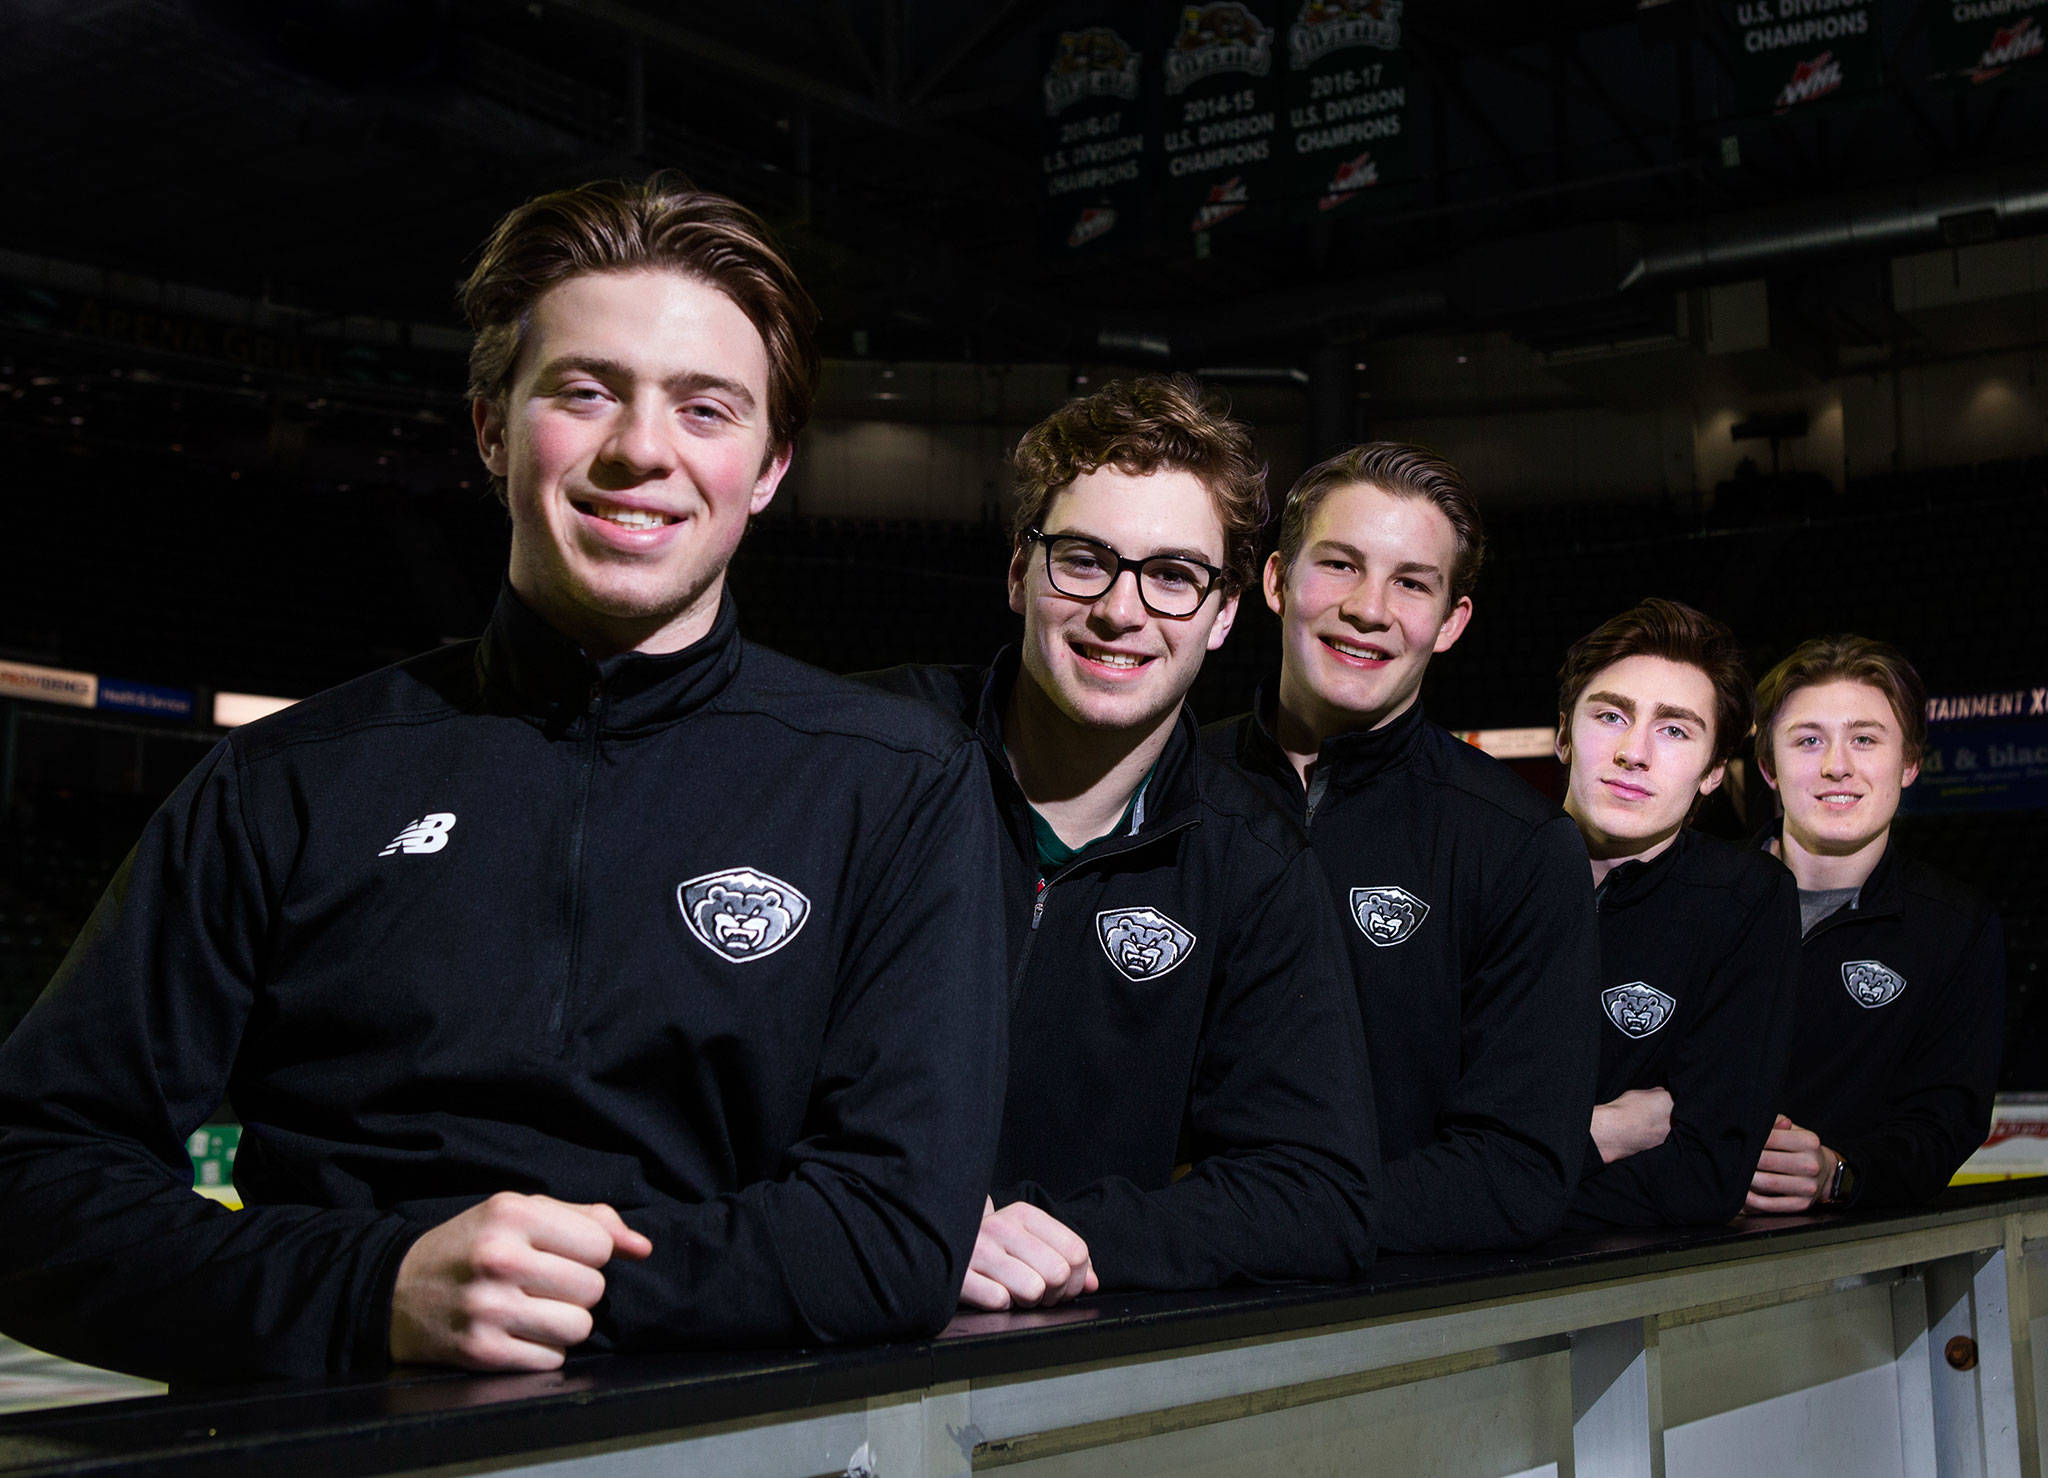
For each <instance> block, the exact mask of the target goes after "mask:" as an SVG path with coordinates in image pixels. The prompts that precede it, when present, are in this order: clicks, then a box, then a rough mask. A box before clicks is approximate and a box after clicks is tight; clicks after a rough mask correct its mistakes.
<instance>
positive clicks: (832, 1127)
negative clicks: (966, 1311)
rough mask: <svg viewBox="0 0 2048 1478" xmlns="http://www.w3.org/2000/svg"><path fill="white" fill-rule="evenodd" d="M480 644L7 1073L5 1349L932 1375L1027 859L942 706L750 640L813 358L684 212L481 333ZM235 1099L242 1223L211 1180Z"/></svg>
mask: <svg viewBox="0 0 2048 1478" xmlns="http://www.w3.org/2000/svg"><path fill="white" fill-rule="evenodd" d="M463 302H464V306H465V308H466V309H467V310H468V313H469V317H470V322H471V326H472V327H473V328H474V329H475V331H476V334H477V340H476V351H475V356H474V358H473V361H472V384H471V393H472V396H473V399H474V402H475V423H476V435H477V443H478V447H479V449H480V451H481V454H482V456H483V459H484V462H485V463H486V465H487V466H488V467H489V469H490V471H491V473H492V475H493V477H494V478H496V479H497V480H498V481H499V484H500V488H501V491H502V493H503V495H504V496H505V498H506V500H507V504H508V506H509V508H510V511H511V520H512V552H511V564H510V570H509V574H508V579H507V583H506V587H505V590H504V591H503V593H502V594H501V596H500V598H499V601H498V606H497V609H496V612H495V613H494V614H493V616H492V618H491V624H490V627H489V629H488V631H487V632H486V633H485V635H484V637H483V639H482V640H481V641H480V642H474V643H466V644H463V645H460V646H455V647H448V648H444V649H442V650H440V651H438V652H434V653H431V654H429V655H427V656H424V657H420V658H416V659H414V660H412V661H410V662H406V663H402V664H400V665H399V666H396V667H393V668H389V669H386V670H385V671H382V672H378V673H373V674H371V675H369V676H367V677H364V678H361V679H358V680H356V681H355V682H352V683H349V684H346V685H344V686H343V687H340V688H337V689H334V690H333V691H331V692H328V693H324V694H321V695H318V696H316V697H314V698H310V699H308V700H306V701H305V702H304V703H301V704H299V705H297V706H296V707H294V708H292V709H290V710H287V711H286V712H284V713H282V714H279V715H277V716H275V717H273V718H271V719H267V720H265V721H263V722H261V723H257V724H252V725H250V726H248V727H246V728H243V729H238V730H236V731H235V732H234V733H232V734H231V735H229V736H228V737H227V738H226V739H224V740H223V741H222V742H221V743H220V744H219V745H218V746H217V747H216V748H215V749H214V751H213V753H212V755H211V756H209V758H208V759H207V760H205V761H204V762H203V763H202V764H201V765H200V766H199V767H198V768H197V769H196V770H195V771H194V772H193V774H192V775H191V776H190V777H188V778H187V780H186V781H185V783H184V784H183V785H182V786H180V788H179V789H178V791H177V793H176V794H175V795H174V796H173V797H172V798H171V799H170V801H169V802H168V803H166V805H165V806H164V807H163V809H162V810H161V811H159V812H158V814H157V816H156V817H155V819H154V820H152V821H151V822H150V824H149V827H148V829H147V830H146V831H145V833H144V835H143V837H142V840H141V841H140V843H139V844H138V845H137V847H136V850H135V852H134V853H133V854H132V855H131V857H130V858H129V860H128V862H127V864H126V865H125V866H124V868H123V869H122V871H121V873H120V875H119V876H118V877H117V879H116V881H115V882H114V884H113V886H112V887H111V888H110V890H109V891H108V894H107V897H106V899H105V900H104V901H103V902H102V904H101V906H100V908H99V910H98V912H97V913H96V914H95V915H94V917H93V920H92V922H91V923H90V924H89V925H88V926H87V927H86V929H85V931H84V933H83V934H82V935H81V936H80V938H79V941H78V943H77V945H76V947H75V948H74V949H73V951H72V953H71V954H70V956H69V957H68V958H67V960H66V961H65V963H64V966H63V968H62V969H61V970H60V971H59V973H58V976H57V978H56V980H55V981H54V982H53V983H52V985H51V987H50V989H49V991H48V992H47V993H46V994H45V996H44V997H43V999H42V1000H41V1001H40V1002H39V1003H38V1004H37V1005H36V1007H35V1008H34V1009H33V1010H32V1011H31V1012H30V1013H29V1015H28V1017H27V1019H26V1020H25V1021H24V1022H23V1023H22V1025H21V1026H20V1028H19V1029H18V1030H17V1031H16V1032H15V1033H14V1034H13V1036H12V1037H11V1038H10V1039H9V1040H8V1041H7V1043H6V1044H5V1047H4V1049H0V1327H4V1328H5V1329H6V1330H7V1331H8V1332H9V1333H11V1334H14V1335H16V1336H18V1337H20V1338H23V1339H25V1340H28V1341H30V1342H31V1343H34V1344H37V1345H40V1346H43V1347H45V1348H48V1349H51V1350H54V1351H56V1352H58V1353H61V1354H67V1355H71V1356H73V1357H75V1358H79V1359H83V1360H87V1361H91V1362H94V1363H97V1364H102V1365H111V1366H114V1367H116V1368H119V1369H124V1370H131V1371H136V1372H139V1373H143V1374H148V1375H153V1376H157V1377H159V1378H169V1379H174V1380H189V1381H222V1380H229V1379H253V1378H262V1377H277V1376H314V1375H320V1374H322V1373H340V1372H361V1371H376V1370H379V1369H382V1368H383V1367H385V1366H386V1365H388V1364H390V1363H392V1362H393V1361H399V1362H410V1361H424V1362H434V1363H442V1364H455V1365H465V1366H470V1367H475V1368H483V1369H546V1368H551V1367H554V1366H557V1365H559V1364H561V1362H562V1360H563V1358H564V1355H565V1353H566V1352H567V1351H569V1350H571V1349H578V1348H582V1349H593V1350H621V1349H635V1348H647V1347H654V1346H714V1347H730V1346H733V1345H743V1344H753V1345H759V1344H774V1343H789V1344H798V1343H802V1344H810V1343H816V1342H820V1341H830V1340H845V1339H863V1338H878V1337H883V1336H889V1335H909V1334H921V1333H928V1332H930V1331H932V1330H934V1329H936V1328H937V1327H938V1326H939V1325H940V1324H942V1323H943V1322H944V1320H945V1319H946V1317H947V1316H948V1313H949V1311H950V1310H951V1309H952V1307H953V1304H954V1298H955V1295H956V1294H957V1292H958V1289H959V1286H960V1279H961V1278H962V1276H963V1275H964V1274H965V1271H966V1264H967V1258H968V1255H969V1252H970V1250H971V1248H972V1246H973V1243H974V1235H975V1228H976V1224H977V1221H978V1215H977V1213H978V1209H979V1207H980V1204H981V1198H982V1194H983V1191H984V1190H985V1189H986V1187H987V1185H988V1175H989V1166H990V1162H991V1159H992V1156H993V1151H994V1147H995V1131H996V1116H997V1113H998V1110H999V1107H1000V1099H999V1096H998V1093H997V1089H996V1086H995V1084H994V1083H993V1082H992V1081H991V1080H992V1078H994V1077H996V1076H998V1075H999V1073H1000V1064H1001V1062H1002V1041H1003V1035H1002V1016H1001V1001H1002V985H1001V970H1002V935H1001V928H1000V925H999V924H997V923H996V922H995V921H993V920H991V919H989V918H988V917H987V915H986V911H985V909H984V908H983V907H982V906H981V905H982V900H983V899H984V898H985V897H986V895H987V893H988V891H989V890H990V889H992V888H993V887H995V886H996V883H995V852H996V845H997V833H996V822H995V817H994V813H993V810H992V808H991V807H990V805H989V800H988V781H987V777H986V775H985V773H984V770H983V764H982V760H981V757H980V753H979V751H978V750H977V749H976V747H975V746H974V745H973V744H972V742H971V740H970V739H969V738H968V737H967V736H965V735H963V734H960V733H959V732H958V731H957V728H956V726H954V725H952V724H950V723H946V722H943V721H940V720H938V719H936V718H935V717H934V716H932V715H931V714H929V713H928V712H927V711H926V710H924V709H922V708H920V707H919V706H918V705H915V704H910V703H904V702H901V701H899V700H895V699H892V698H889V697H887V696H885V695H882V694H878V693H874V692H872V691H870V690H868V689H865V688H862V687H859V686H857V685H855V684H851V683H847V682H844V681H842V680H840V679H837V678H833V677H829V676H827V675H825V674H823V673H820V672H816V671H813V670H812V669H809V668H806V667H804V666H802V665H801V664H798V663H795V662H792V661H789V660H788V659H786V658H783V657H779V656H777V655H775V654H774V653H772V652H767V651H764V650H762V649H760V648H758V647H754V646H751V645H749V644H748V643H746V642H744V641H743V640H741V638H740V636H739V632H738V629H737V625H736V618H735V616H734V612H733V607H732V603H731V602H730V601H729V600H727V599H726V598H725V595H724V576H725V568H726V564H727V562H728V561H729V560H730V558H731V557H732V553H733V549H734V546H735V545H736V544H737V543H738V542H739V539H740V536H741V533H742V532H743V531H744V529H745V527H746V524H747V520H748V518H749V517H750V516H751V515H752V514H754V513H757V512H759V511H760V510H761V509H762V508H763V507H764V506H766V504H767V502H768V500H769V499H770V498H771V497H772V496H773V494H774V492H775V487H776V484H777V482H778V481H779V480H780V479H781V477H782V474H783V472H784V470H785V469H786V468H787V466H788V465H789V458H790V453H791V450H792V446H793V443H794V440H795V437H796V435H797V432H798V430H799V429H800V428H801V427H802V425H803V422H804V418H805V415H806V413H807V411H808V408H809V404H810V398H811V390H812V386H813V384H814V382H815V379H816V372H817V356H816V353H815V350H814V349H813V348H812V344H811V327H812V323H813V320H814V316H815V315H814V311H813V309H812V307H811V304H810V301H809V299H808V298H807V297H806V296H805V294H804V292H803V289H802V287H801V286H800V285H799V284H798V283H797V281H796V279H795V277H794V276H793V274H792V273H791V272H790V269H789V267H788V265H787V263H786V262H785V261H784V260H783V258H782V257H781V255H780V254H779V253H778V252H777V251H776V249H775V248H774V247H773V245H772V244H771V243H770V242H769V240H768V237H767V234H766V231H765V228H764V227H763V225H762V223H761V222H760V221H759V220H757V219H756V218H755V217H753V216H752V215H751V214H750V213H748V212H747V211H745V210H744V209H742V208H741V207H739V206H737V205H735V204H734V203H733V202H731V201H729V200H725V199H723V198H721V197H718V196H715V195H708V194H703V193H701V192H698V191H695V190H693V189H691V188H689V187H688V186H687V184H686V183H683V182H680V181H677V180H675V179H672V178H663V177H657V178H655V179H654V180H651V181H649V182H647V183H646V184H644V185H637V186H636V185H624V184H604V185H592V186H586V187H583V188H581V189H576V190H568V191H563V192H560V193H557V194H554V195H548V196H544V197H541V198H540V199H537V200H534V201H532V202H529V203H528V204H527V205H525V206H522V207H520V208H519V209H517V210H515V211H513V212H512V213H511V214H510V215H508V216H507V217H506V218H505V219H504V220H503V221H502V222H501V223H500V224H499V226H498V228H497V230H496V231H495V233H494V234H493V235H492V237H491V239H490V241H489V242H488V243H487V245H486V247H485V250H484V253H483V257H482V260H481V261H480V262H479V264H478V266H477V268H476V271H475V272H474V274H472V276H471V278H470V280H469V282H468V283H467V284H466V286H465V288H464V290H463ZM223 1096H225V1097H226V1098H228V1099H229V1100H230V1101H231V1102H232V1103H233V1105H234V1108H235V1110H236V1112H237V1113H238V1115H239V1117H240V1118H241V1120H242V1123H243V1134H242V1140H241V1148H240V1153H239V1156H238V1158H237V1161H236V1166H235V1182H236V1187H237V1189H238V1191H239V1192H240V1194H241V1196H242V1198H243V1200H244V1201H245V1202H246V1206H245V1208H244V1209H243V1210H241V1211H239V1212H235V1213H232V1214H230V1213H229V1212H227V1211H226V1210H224V1209H223V1208H221V1207H219V1206H217V1205H215V1204H213V1203H212V1202H209V1201H206V1200H203V1199H201V1198H199V1197H197V1196H194V1195H193V1194H192V1189H191V1186H192V1179H191V1169H190V1165H189V1163H188V1162H187V1160H186V1158H185V1151H184V1139H185V1136H186V1135H187V1134H189V1133H191V1132H192V1131H193V1130H194V1129H195V1128H197V1127H198V1126H199V1124H200V1123H202V1122H203V1121H204V1120H205V1118H206V1116H207V1115H208V1114H209V1113H210V1112H211V1111H212V1110H213V1109H214V1107H215V1106H216V1105H217V1104H218V1103H219V1102H220V1101H221V1100H222V1098H223Z"/></svg>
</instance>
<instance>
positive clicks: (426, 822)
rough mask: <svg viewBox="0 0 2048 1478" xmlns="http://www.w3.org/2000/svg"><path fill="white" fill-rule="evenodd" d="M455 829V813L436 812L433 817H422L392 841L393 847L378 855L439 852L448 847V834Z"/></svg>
mask: <svg viewBox="0 0 2048 1478" xmlns="http://www.w3.org/2000/svg"><path fill="white" fill-rule="evenodd" d="M454 829H455V813H454V812H452V811H436V812H434V813H433V814H432V815H431V816H422V817H420V819H419V820H417V821H415V822H413V823H412V825H410V826H408V827H406V829H405V830H404V831H401V832H400V833H399V834H398V835H397V836H395V837H393V838H392V839H391V845H390V846H388V847H386V848H385V849H384V850H383V851H381V852H379V853H378V854H377V855H378V856H379V857H389V856H390V855H391V854H392V853H393V852H438V851H440V850H441V849H442V848H443V847H445V846H447V845H448V833H449V832H451V831H453V830H454Z"/></svg>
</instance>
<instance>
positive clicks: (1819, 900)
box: [1799, 884, 1863, 939]
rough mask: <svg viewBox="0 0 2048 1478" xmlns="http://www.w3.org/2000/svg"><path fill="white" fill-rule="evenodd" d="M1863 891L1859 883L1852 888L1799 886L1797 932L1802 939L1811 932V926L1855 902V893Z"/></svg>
mask: <svg viewBox="0 0 2048 1478" xmlns="http://www.w3.org/2000/svg"><path fill="white" fill-rule="evenodd" d="M1862 891H1863V887H1862V885H1861V884H1858V885H1857V886H1856V887H1853V888H1801V889H1800V890H1799V934H1800V937H1801V938H1802V939H1803V938H1805V937H1806V936H1807V935H1808V934H1811V933H1812V932H1813V926H1814V925H1815V924H1818V923H1819V922H1820V921H1821V920H1822V919H1825V918H1827V917H1828V916H1829V915H1831V914H1834V913H1837V912H1839V911H1840V910H1841V909H1842V908H1844V907H1845V906H1848V905H1851V904H1854V903H1855V902H1856V895H1857V894H1858V893H1861V892H1862Z"/></svg>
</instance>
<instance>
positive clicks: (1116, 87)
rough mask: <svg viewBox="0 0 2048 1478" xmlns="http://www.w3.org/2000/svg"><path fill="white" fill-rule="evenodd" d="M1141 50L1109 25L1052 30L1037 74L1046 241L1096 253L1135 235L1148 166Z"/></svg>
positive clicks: (1060, 249)
mask: <svg viewBox="0 0 2048 1478" xmlns="http://www.w3.org/2000/svg"><path fill="white" fill-rule="evenodd" d="M1144 62H1145V57H1144V53H1143V52H1142V51H1140V50H1139V48H1138V47H1137V46H1135V45H1134V44H1133V43H1132V42H1131V41H1130V40H1129V39H1128V37H1127V35H1126V33H1125V31H1123V30H1119V29H1117V28H1116V27H1114V26H1107V25H1102V26H1084V27H1080V28H1078V29H1076V30H1071V31H1056V32H1054V33H1052V34H1051V35H1050V36H1049V37H1048V38H1047V41H1046V62H1045V70H1044V72H1043V74H1042V76H1041V78H1040V92H1041V95H1042V101H1043V106H1044V116H1045V129H1044V137H1043V140H1042V142H1041V155H1042V163H1043V169H1044V175H1045V229H1046V236H1047V241H1046V244H1047V247H1048V248H1049V249H1050V250H1051V251H1052V252H1054V253H1055V254H1058V255H1070V254H1072V253H1075V252H1081V251H1087V252H1091V253H1099V252H1101V251H1104V250H1106V249H1109V248H1111V247H1115V246H1121V245H1124V244H1126V243H1128V242H1132V241H1135V240H1136V239H1137V237H1138V235H1139V229H1140V220H1141V217H1142V215H1143V213H1144V206H1145V190H1146V186H1147V183H1148V181H1147V175H1148V172H1149V169H1150V166H1151V160H1150V158H1149V152H1150V131H1149V130H1148V129H1147V128H1146V126H1145V108H1144Z"/></svg>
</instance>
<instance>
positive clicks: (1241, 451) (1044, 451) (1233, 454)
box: [1010, 375, 1267, 591]
mask: <svg viewBox="0 0 2048 1478" xmlns="http://www.w3.org/2000/svg"><path fill="white" fill-rule="evenodd" d="M1010 465H1011V466H1012V467H1014V468H1015V469H1016V472H1017V491H1018V503H1017V514H1016V517H1015V519H1014V520H1013V521H1012V525H1011V530H1010V536H1011V542H1012V544H1013V545H1017V544H1021V543H1022V542H1023V540H1024V536H1025V533H1026V531H1027V530H1029V529H1032V528H1035V527H1037V526H1038V522H1039V520H1040V519H1042V518H1043V517H1044V516H1045V509H1046V505H1047V504H1048V503H1050V502H1051V501H1052V499H1053V495H1054V494H1055V493H1058V492H1060V491H1062V490H1064V489H1065V488H1066V487H1068V486H1069V485H1070V484H1071V483H1072V482H1073V481H1074V479H1075V478H1077V477H1085V476H1086V475H1087V474H1089V473H1091V472H1096V471H1099V470H1100V469H1102V468H1104V467H1113V468H1115V469H1116V470H1117V471H1118V472H1123V473H1128V474H1129V475H1131V476H1133V477H1143V476H1146V475H1148V474H1151V473H1154V472H1186V473H1190V474H1192V475H1193V476H1194V477H1195V478H1196V479H1197V480H1198V481H1200V483H1201V484H1202V486H1203V487H1205V488H1207V489H1208V491H1209V496H1210V498H1212V499H1213V500H1214V501H1215V504H1216V516H1217V517H1218V518H1219V519H1220V520H1221V521H1222V524H1223V569H1224V576H1223V578H1224V583H1225V584H1226V585H1227V586H1228V588H1229V589H1230V590H1232V591H1239V590H1243V589H1244V588H1245V587H1246V586H1247V585H1249V584H1250V583H1251V580H1252V575H1253V572H1254V569H1255V568H1256V566H1257V564H1258V557H1259V532H1260V530H1262V529H1263V528H1264V527H1265V525H1266V507H1267V505H1266V469H1265V467H1264V465H1263V464H1261V463H1260V462H1259V461H1258V460H1257V459H1256V457H1254V455H1253V453H1252V438H1251V431H1250V428H1248V427H1247V426H1245V424H1244V423H1243V422H1241V421H1234V420H1232V419H1231V418H1230V411H1229V407H1228V406H1227V405H1226V404H1225V403H1224V402H1223V401H1222V399H1221V398H1220V397H1217V396H1213V395H1210V394H1206V393H1205V392H1204V391H1203V389H1202V387H1201V386H1200V385H1198V384H1196V383H1195V381H1194V379H1193V378H1192V377H1191V376H1188V375H1139V376H1137V377H1135V378H1133V379H1128V380H1112V381H1111V382H1110V383H1109V384H1107V385H1105V386H1103V387H1102V388H1101V389H1100V390H1098V391H1096V392H1095V393H1094V394H1093V395H1084V396H1081V397H1080V398H1079V399H1076V400H1070V401H1068V402H1067V403H1066V404H1065V405H1063V406H1061V407H1060V408H1059V409H1058V410H1056V411H1054V412H1053V413H1052V414H1051V415H1049V416H1047V417H1046V418H1045V419H1044V420H1043V421H1040V422H1039V423H1038V424H1037V425H1036V426H1033V427H1032V428H1031V429H1030V430H1029V431H1027V432H1025V433H1024V437H1023V440H1021V441H1019V442H1018V443H1017V449H1016V451H1014V452H1013V453H1011V455H1010Z"/></svg>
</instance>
